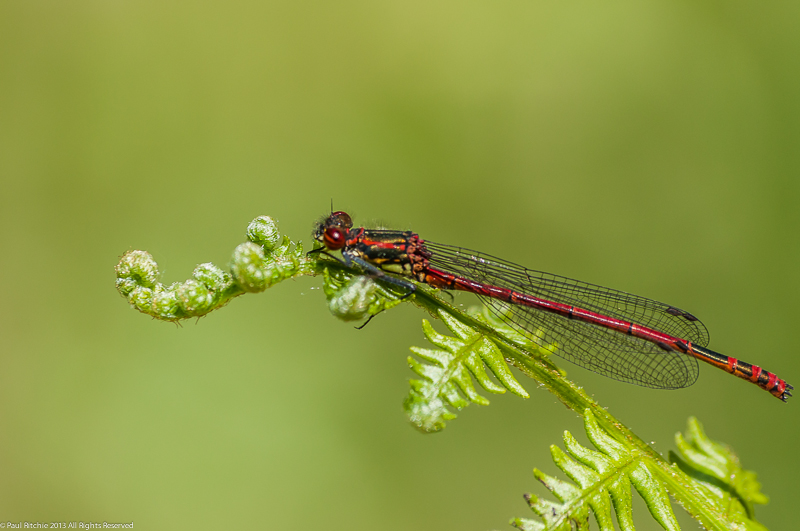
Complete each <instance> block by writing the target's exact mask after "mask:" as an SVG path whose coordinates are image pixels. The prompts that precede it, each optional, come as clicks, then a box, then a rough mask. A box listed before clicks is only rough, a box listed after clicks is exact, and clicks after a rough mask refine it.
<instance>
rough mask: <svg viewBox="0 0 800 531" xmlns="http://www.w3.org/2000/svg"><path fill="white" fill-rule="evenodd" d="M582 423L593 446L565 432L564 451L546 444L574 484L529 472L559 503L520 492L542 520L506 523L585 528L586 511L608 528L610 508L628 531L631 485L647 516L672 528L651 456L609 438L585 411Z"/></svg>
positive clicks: (553, 529)
mask: <svg viewBox="0 0 800 531" xmlns="http://www.w3.org/2000/svg"><path fill="white" fill-rule="evenodd" d="M584 425H585V429H586V434H587V435H588V436H589V440H591V441H592V444H594V446H595V447H596V448H597V450H599V451H596V450H591V449H589V448H586V447H584V446H581V445H580V444H579V443H578V441H577V440H575V438H574V437H573V436H572V434H570V433H569V432H564V445H565V447H566V452H564V451H563V450H561V449H560V448H559V447H557V446H555V445H553V446H551V447H550V451H551V455H552V456H553V461H554V462H555V463H556V465H557V466H558V467H559V468H560V469H561V470H562V471H563V472H564V473H566V474H567V476H568V477H569V478H570V479H571V480H572V481H573V482H574V484H573V483H570V482H567V481H563V480H559V479H557V478H554V477H552V476H548V475H547V474H544V473H543V472H541V471H539V470H534V476H535V477H536V478H537V479H538V480H539V481H540V482H542V484H544V486H545V487H547V488H548V489H549V490H550V491H551V492H552V493H553V494H554V495H555V496H556V498H558V500H559V501H560V502H561V503H555V502H546V501H543V500H541V499H539V498H537V497H535V496H533V495H526V499H527V500H528V502H529V504H530V506H531V509H532V510H533V511H534V512H535V513H536V514H537V515H539V516H540V517H541V518H542V520H543V521H544V526H543V527H541V526H540V527H536V522H535V521H530V520H524V519H515V520H512V522H511V523H512V525H514V526H517V527H520V529H532V530H539V529H541V530H542V531H561V530H562V529H563V530H569V529H572V527H571V526H573V525H574V526H575V528H576V529H589V515H590V513H591V514H593V515H594V519H595V521H596V522H597V525H598V527H599V528H600V529H601V531H613V530H614V523H613V522H614V519H613V516H612V508H613V512H615V513H616V515H617V521H618V522H619V527H620V529H621V530H622V531H633V530H634V529H635V528H634V525H633V512H632V494H631V487H633V488H635V489H636V491H637V492H639V494H640V495H641V496H642V498H643V499H644V501H645V503H646V505H647V507H648V509H649V510H650V514H651V515H652V516H653V517H654V518H655V519H656V521H657V522H658V523H659V524H661V526H662V527H663V528H664V529H667V530H669V531H678V530H679V529H680V527H679V526H678V523H677V521H676V520H675V515H674V513H673V512H672V507H671V505H670V501H669V495H668V494H667V491H666V489H665V488H664V485H663V484H662V483H661V482H660V481H659V480H657V479H656V477H655V476H654V475H653V473H652V472H651V468H650V467H651V466H653V463H652V458H651V457H650V456H648V455H647V454H645V453H643V452H642V451H641V450H639V449H637V448H636V447H635V446H633V445H628V444H625V443H623V442H620V441H618V440H616V439H614V438H612V437H610V436H609V435H608V434H607V433H606V432H605V431H604V430H603V429H602V428H601V427H600V426H599V425H598V424H597V421H596V420H595V418H594V415H593V414H592V412H591V411H590V410H588V409H587V410H586V411H585V413H584Z"/></svg>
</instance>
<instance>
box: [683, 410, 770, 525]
mask: <svg viewBox="0 0 800 531" xmlns="http://www.w3.org/2000/svg"><path fill="white" fill-rule="evenodd" d="M675 444H676V446H677V447H678V453H677V454H675V453H674V452H670V460H671V461H672V462H673V463H675V464H676V465H677V466H678V467H679V468H680V469H681V470H682V471H683V472H684V473H686V474H687V475H688V476H690V477H691V478H692V479H694V480H695V481H696V482H698V483H699V484H700V485H702V486H703V487H704V488H705V490H706V491H707V492H708V493H709V494H710V496H711V497H712V498H713V499H714V500H715V502H716V503H717V504H718V506H719V510H720V511H721V512H722V513H723V514H725V516H726V517H727V519H728V520H729V522H730V523H731V525H732V527H733V526H736V527H738V528H741V529H752V530H761V529H765V528H764V527H763V526H762V525H761V524H759V523H758V522H756V521H754V520H753V518H754V516H755V514H754V513H755V511H754V507H753V506H754V505H755V504H761V505H763V504H766V503H768V502H769V498H768V497H767V496H766V495H765V494H763V493H762V492H761V484H760V483H759V482H758V480H757V479H756V474H755V472H752V471H750V470H745V469H744V468H742V465H741V463H740V461H739V458H738V457H737V456H736V454H735V453H734V452H733V450H732V449H731V448H730V447H728V446H725V445H722V444H719V443H716V442H714V441H712V440H711V439H709V438H708V436H707V435H706V434H705V432H704V430H703V426H702V425H701V424H700V422H699V421H698V420H697V419H696V418H694V417H690V418H689V422H688V429H687V430H686V434H685V435H683V434H681V433H677V434H675Z"/></svg>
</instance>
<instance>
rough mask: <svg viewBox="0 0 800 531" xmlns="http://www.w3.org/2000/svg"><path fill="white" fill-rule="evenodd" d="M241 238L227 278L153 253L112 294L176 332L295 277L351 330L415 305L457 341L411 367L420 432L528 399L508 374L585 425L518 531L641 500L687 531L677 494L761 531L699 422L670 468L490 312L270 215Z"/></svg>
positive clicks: (691, 506)
mask: <svg viewBox="0 0 800 531" xmlns="http://www.w3.org/2000/svg"><path fill="white" fill-rule="evenodd" d="M246 235H247V240H248V241H246V242H245V243H242V244H241V245H239V246H238V247H236V249H235V250H234V252H233V256H232V257H231V263H230V266H229V268H228V271H223V270H222V269H221V268H219V267H217V266H214V265H213V264H209V263H206V264H201V265H199V266H197V267H196V268H195V270H194V271H193V272H192V277H191V278H190V279H188V280H185V281H183V282H176V283H173V284H171V285H168V286H166V285H164V284H162V283H161V282H160V281H159V277H160V273H159V270H158V265H157V264H156V262H155V260H154V259H153V257H152V256H151V255H150V254H149V253H147V252H145V251H129V252H127V253H125V255H123V257H122V258H121V260H120V261H119V263H118V264H117V266H116V273H117V280H116V286H117V290H118V291H119V293H120V294H121V295H122V296H123V297H125V298H126V299H127V300H128V302H129V303H130V305H131V306H132V307H133V308H135V309H136V310H138V311H140V312H142V313H145V314H147V315H150V316H152V317H154V318H156V319H160V320H163V321H173V322H175V321H180V320H183V319H188V318H191V317H199V316H203V315H206V314H208V313H210V312H212V311H214V310H216V309H218V308H221V307H223V306H225V305H226V304H228V303H229V302H230V301H231V300H232V299H234V298H236V297H238V296H239V295H243V294H245V293H257V292H261V291H264V290H266V289H267V288H269V287H271V286H273V285H275V284H277V283H278V282H281V281H283V280H286V279H289V278H295V277H298V276H316V275H320V276H322V279H323V286H324V288H323V289H324V292H325V295H326V297H327V300H328V307H329V309H330V311H331V313H333V314H334V315H335V316H336V317H338V318H339V319H342V320H344V321H358V320H364V319H368V318H370V317H372V316H375V315H377V314H378V313H380V312H383V311H385V310H388V309H390V308H392V307H394V306H396V305H398V304H400V302H403V300H405V301H409V302H412V303H413V304H415V305H417V306H419V307H420V308H422V309H424V310H426V311H427V312H428V313H429V314H430V315H432V316H433V317H435V318H437V319H440V320H441V321H442V322H443V323H444V325H445V326H446V327H447V328H448V329H449V330H450V332H451V333H452V335H445V334H440V333H438V332H436V331H435V330H434V329H433V327H432V326H431V324H430V322H428V321H427V320H423V323H422V328H423V332H424V334H425V337H426V338H427V340H428V341H429V342H430V344H431V346H430V347H427V348H420V347H412V348H411V352H412V354H413V355H412V356H409V358H408V364H409V367H410V368H411V370H412V371H413V372H414V373H416V374H417V376H418V379H414V380H411V381H410V390H409V394H408V396H407V397H406V399H405V401H404V408H405V411H406V413H407V415H408V418H409V420H410V422H411V423H412V425H414V426H415V427H416V428H417V429H419V430H420V431H422V432H424V433H433V432H437V431H440V430H442V429H444V428H445V426H446V424H447V422H449V421H451V420H453V419H454V418H456V411H459V410H461V409H463V408H465V407H467V406H468V405H469V404H478V405H487V404H488V403H489V401H488V400H487V399H486V398H485V397H484V396H483V395H481V394H480V392H479V389H482V390H483V391H485V392H488V393H504V392H506V391H510V392H511V393H513V394H515V395H517V396H520V397H523V398H527V397H528V393H527V392H526V391H525V389H524V388H523V387H522V386H521V385H520V384H519V382H518V381H517V380H516V379H515V378H514V375H513V374H512V372H511V370H510V367H511V366H513V367H516V368H517V369H519V371H520V372H521V373H522V374H524V375H526V376H528V377H530V378H532V379H534V380H535V381H536V382H538V383H539V384H540V385H541V386H542V387H544V388H546V389H547V390H548V391H550V392H551V393H553V394H554V395H555V396H556V397H558V399H559V400H561V402H562V403H563V404H564V405H565V406H567V407H568V408H569V409H572V410H574V411H576V412H578V413H579V414H581V415H582V416H583V419H584V424H585V430H586V434H587V435H588V437H589V440H590V441H591V442H592V444H593V445H594V447H595V449H589V448H585V447H583V446H581V445H580V444H578V442H577V441H576V440H575V438H574V437H573V436H572V435H571V434H570V433H569V432H565V433H564V448H565V450H562V449H560V448H559V447H558V446H555V445H553V446H551V448H550V449H551V454H552V456H553V461H554V462H555V464H556V466H557V467H558V468H559V469H561V471H562V472H563V473H564V474H566V476H567V477H568V478H569V480H570V481H566V480H561V479H557V478H555V477H553V476H549V475H547V474H545V473H544V472H541V471H539V470H534V475H535V477H536V478H537V479H538V480H539V481H540V482H542V483H543V484H544V486H545V487H546V488H547V489H549V490H550V491H551V492H552V493H553V495H554V496H555V497H556V498H557V500H558V501H548V500H545V499H540V498H538V497H536V496H533V495H526V500H527V501H528V503H529V505H530V508H531V510H532V511H533V512H534V513H535V515H537V516H538V518H537V519H526V518H516V519H513V520H512V521H511V524H512V525H513V526H515V527H517V528H519V529H523V530H526V531H545V530H547V531H551V530H552V531H567V530H571V529H579V530H583V529H589V519H590V517H593V519H594V520H595V522H596V524H597V526H598V527H599V529H601V530H603V531H606V530H613V529H614V524H613V520H614V518H613V515H614V514H615V515H616V520H617V523H618V525H619V528H620V529H621V530H623V531H628V530H633V529H634V526H633V519H632V515H631V502H632V491H633V490H634V489H635V490H636V491H637V492H638V493H639V495H640V496H641V497H642V498H643V499H644V501H645V503H646V505H647V507H648V509H649V511H650V514H651V515H652V517H653V518H654V519H655V520H656V521H657V522H658V523H659V524H660V525H661V526H662V527H663V528H664V529H667V530H670V531H673V530H678V529H680V528H679V526H678V523H677V521H676V520H675V515H674V514H673V512H672V507H671V505H670V500H669V496H670V495H671V496H672V497H673V498H674V499H675V500H676V501H677V502H678V503H679V504H680V505H681V506H683V507H684V509H686V511H687V512H689V514H691V515H692V516H693V517H694V518H695V519H696V520H697V521H698V522H699V523H700V524H701V525H702V526H703V527H704V528H705V529H711V530H718V531H727V530H742V531H756V530H764V529H765V528H764V527H763V526H762V525H761V524H759V523H757V522H756V521H755V519H754V512H753V507H754V505H755V504H764V503H766V502H767V498H766V496H764V495H763V494H761V492H760V485H759V483H758V481H756V478H755V474H754V473H753V472H750V471H747V470H744V469H743V468H742V467H741V465H740V463H739V460H738V458H737V457H736V455H735V454H734V453H733V452H732V451H731V450H730V449H729V448H728V447H725V446H722V445H720V444H718V443H715V442H713V441H711V440H710V439H709V438H708V437H706V435H705V434H704V433H703V430H702V427H701V425H700V423H699V422H698V421H697V420H696V419H693V418H692V419H690V420H689V427H688V430H687V432H686V433H685V434H684V435H682V434H678V435H677V436H676V446H677V452H674V453H670V455H669V460H667V459H665V458H664V457H662V456H661V455H660V454H659V453H658V452H656V451H655V450H653V449H652V448H651V447H650V446H649V445H647V444H646V443H645V442H644V441H642V439H640V438H639V437H637V436H636V435H635V434H634V433H633V432H631V431H630V430H629V429H628V428H627V427H625V426H624V425H623V424H622V423H621V422H619V421H618V420H617V419H615V418H614V417H613V416H612V415H611V414H610V413H608V411H606V410H605V409H603V408H602V407H600V405H599V404H597V403H596V402H595V401H594V400H593V399H592V398H591V397H590V396H589V395H588V394H587V393H586V392H584V391H583V389H582V388H580V387H578V386H577V385H576V384H574V383H573V382H571V381H570V380H568V379H567V378H566V377H565V373H564V372H563V371H561V370H559V368H558V367H557V366H556V365H555V364H554V363H553V362H552V361H551V359H550V357H549V355H550V354H551V353H552V352H554V351H556V350H557V348H558V345H545V344H543V342H542V341H535V340H533V341H532V340H531V339H529V338H526V337H524V336H522V335H520V334H519V333H517V332H516V331H514V330H513V329H511V328H509V327H508V326H506V325H505V324H504V323H503V322H502V321H501V320H499V319H497V318H495V317H493V316H491V315H489V314H488V313H486V312H464V311H461V310H459V309H457V308H455V307H453V306H452V305H450V304H448V303H447V302H445V301H444V300H443V299H441V298H440V297H439V296H438V292H437V291H436V290H434V289H431V288H429V287H427V286H419V289H418V290H417V291H416V292H415V293H414V294H413V295H412V296H410V297H405V296H406V294H405V293H402V292H400V290H399V289H398V288H397V287H396V286H393V285H384V284H383V283H380V282H376V281H375V280H374V279H371V278H369V277H366V276H364V275H361V274H359V272H358V271H352V270H348V269H346V268H345V267H343V266H342V265H341V264H340V263H339V262H337V261H335V260H331V259H329V258H325V257H322V256H321V255H320V254H314V255H311V256H309V255H306V254H305V252H304V251H303V247H302V246H301V245H300V244H299V243H294V242H292V241H291V240H289V238H288V237H286V236H281V235H280V233H279V232H278V227H277V224H276V223H275V221H274V220H272V219H271V218H270V217H268V216H260V217H258V218H256V219H254V220H253V221H252V222H250V224H249V225H248V227H247V231H246ZM490 374H491V375H492V376H493V377H494V378H491V377H490V376H489V375H490Z"/></svg>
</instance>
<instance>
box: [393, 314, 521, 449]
mask: <svg viewBox="0 0 800 531" xmlns="http://www.w3.org/2000/svg"><path fill="white" fill-rule="evenodd" d="M439 317H440V318H441V319H442V321H443V322H444V324H445V326H447V328H449V329H450V331H451V332H453V334H455V337H449V336H445V335H443V334H440V333H438V332H436V331H435V330H434V329H433V327H432V326H431V323H430V322H429V321H427V320H423V321H422V331H423V332H424V333H425V337H426V338H427V339H428V341H430V342H431V343H432V344H433V345H435V346H436V347H438V348H436V349H425V348H418V347H412V348H411V351H412V352H413V353H414V354H416V355H417V356H419V357H420V358H422V359H423V360H425V361H427V362H429V363H421V362H419V361H417V360H416V359H415V358H414V357H413V356H409V357H408V365H409V367H411V370H413V371H414V372H415V373H417V374H418V375H419V376H421V377H422V379H421V380H411V382H410V383H411V390H410V391H409V394H408V397H407V398H406V400H405V402H404V404H403V406H404V408H405V410H406V414H407V415H408V418H409V420H410V421H411V423H412V424H413V425H414V426H415V427H416V428H418V429H419V430H421V431H423V432H425V433H431V432H437V431H440V430H442V429H443V428H444V427H445V424H446V421H448V420H451V419H454V418H455V417H456V414H455V413H453V412H452V411H451V410H450V409H449V408H448V406H451V407H453V408H455V409H457V410H460V409H463V408H465V407H466V406H467V405H469V403H470V402H472V403H474V404H480V405H484V406H485V405H488V404H489V401H488V400H487V399H486V398H484V397H483V396H481V395H480V394H478V392H477V391H476V389H475V385H474V384H473V378H474V379H475V380H476V381H477V382H478V383H479V384H480V386H481V387H483V388H484V389H485V390H486V391H489V392H490V393H504V392H505V391H506V389H508V390H509V391H511V392H512V393H514V394H516V395H518V396H521V397H523V398H528V397H529V395H528V393H527V391H525V389H523V387H522V386H521V385H520V384H519V382H517V380H516V379H514V376H513V375H512V374H511V370H510V369H509V368H508V365H507V364H506V361H505V359H503V356H502V354H501V353H500V349H499V348H498V346H497V344H496V343H495V342H494V340H492V338H490V337H488V336H487V335H485V334H482V333H480V332H478V331H476V330H474V329H472V328H470V327H468V326H466V325H464V324H463V323H461V322H460V321H459V320H458V319H456V318H455V317H453V316H452V315H450V314H449V313H448V312H446V311H444V310H440V311H439ZM487 368H488V369H489V371H490V372H491V373H492V374H493V375H494V376H495V378H497V380H498V381H499V382H500V385H498V384H497V383H495V382H494V381H493V380H492V379H491V378H490V377H489V375H488V373H487V372H486V369H487Z"/></svg>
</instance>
